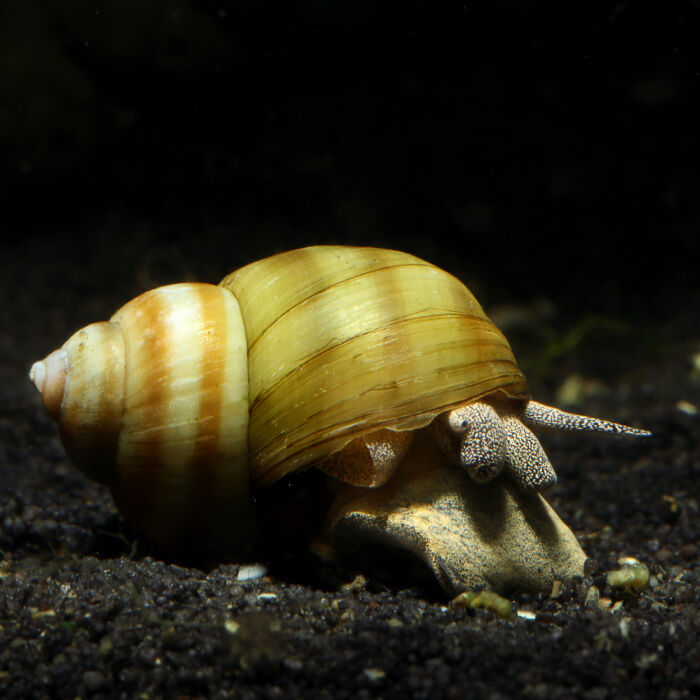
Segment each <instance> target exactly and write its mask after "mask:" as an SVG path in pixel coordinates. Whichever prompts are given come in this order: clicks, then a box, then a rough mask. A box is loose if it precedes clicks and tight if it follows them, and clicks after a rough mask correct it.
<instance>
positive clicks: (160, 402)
mask: <svg viewBox="0 0 700 700" xmlns="http://www.w3.org/2000/svg"><path fill="white" fill-rule="evenodd" d="M30 376H31V378H32V380H33V381H34V383H35V384H36V386H37V388H38V389H39V391H40V392H41V394H42V399H43V402H44V404H45V406H46V409H47V410H48V412H49V413H50V415H51V416H52V417H53V418H54V419H55V420H56V422H57V424H58V427H59V431H60V434H61V438H62V440H63V443H64V445H65V447H66V450H67V452H68V453H69V454H70V455H71V457H72V458H73V460H74V461H75V463H76V464H77V465H78V466H80V468H81V469H82V470H83V471H85V472H86V473H87V474H89V475H90V476H92V477H93V478H95V479H97V480H99V481H101V482H102V483H105V484H107V485H108V486H109V487H110V488H111V490H112V493H113V495H114V498H115V502H116V503H117V506H118V507H119V509H120V510H121V511H122V513H123V514H124V515H125V516H126V517H127V519H129V520H130V521H131V522H132V523H133V524H134V526H135V527H136V528H137V529H138V530H140V531H141V532H142V533H143V534H144V535H145V536H146V537H147V538H148V539H150V540H151V541H153V542H154V543H156V544H157V545H160V546H161V547H164V548H166V549H170V550H177V549H178V548H180V547H181V546H184V545H189V546H191V545H194V546H196V547H201V548H202V549H215V550H220V549H228V550H231V551H235V550H236V549H237V548H242V547H244V545H245V540H246V538H247V537H248V533H249V525H248V518H249V512H248V508H247V504H248V501H249V494H250V492H255V491H256V490H257V489H260V488H262V487H265V486H268V485H270V484H272V483H273V482H275V481H277V480H278V479H280V478H281V477H282V476H284V475H285V474H288V473H290V472H293V471H296V470H300V469H304V468H306V467H309V466H311V465H315V466H317V467H319V468H321V469H323V470H324V471H326V472H327V473H329V474H331V475H333V476H335V477H336V478H338V479H340V480H341V481H345V482H347V483H351V484H355V485H360V486H367V487H373V486H379V485H381V484H383V483H385V482H386V481H387V480H388V479H389V478H390V477H391V475H392V473H393V472H394V469H395V467H396V465H397V464H398V463H399V462H400V461H401V458H402V457H403V455H404V454H405V452H406V450H407V448H408V445H409V443H410V441H411V435H412V431H415V430H417V429H421V428H424V427H426V426H428V425H431V427H430V430H431V431H432V432H433V435H434V437H435V438H436V439H437V440H438V442H439V443H440V444H441V446H443V447H444V449H445V451H446V453H447V454H448V456H449V457H450V458H451V459H452V460H453V461H454V462H455V463H456V464H458V465H459V464H461V465H462V466H463V467H464V468H466V469H467V471H468V472H469V474H470V475H471V476H472V477H473V478H474V479H475V480H477V481H487V480H490V479H492V478H494V477H495V476H496V475H497V474H498V473H499V472H500V471H501V469H502V468H503V467H504V466H505V467H506V468H508V469H509V470H510V473H511V475H512V476H513V477H514V478H515V480H516V481H517V482H518V483H520V484H521V485H522V486H523V487H525V488H532V489H538V490H539V489H543V488H546V487H547V486H549V485H551V484H552V483H553V482H554V481H556V476H555V474H554V470H553V469H552V467H551V465H550V464H549V461H548V460H547V457H546V456H545V454H544V452H543V450H542V448H541V446H540V444H539V442H538V441H537V439H536V438H535V437H534V435H533V434H532V433H531V432H530V430H529V429H528V428H527V427H526V424H529V425H531V426H534V427H550V428H560V429H574V430H578V429H583V430H599V431H605V432H616V433H625V434H632V435H643V434H646V433H645V431H641V430H636V429H633V428H627V427H625V426H620V425H617V424H615V423H609V422H607V421H601V420H597V419H594V418H587V417H584V416H575V415H573V414H568V413H564V412H562V411H558V410H557V409H553V408H550V407H546V406H543V405H541V404H538V403H536V402H534V401H531V400H530V399H529V396H528V392H527V386H526V383H525V378H524V377H523V375H522V373H521V372H520V370H519V369H518V366H517V364H516V362H515V359H514V357H513V354H512V351H511V348H510V346H509V344H508V341H507V340H506V339H505V337H504V336H503V334H502V333H501V332H500V331H499V330H498V329H497V328H496V327H495V326H494V325H493V324H492V323H491V322H490V321H489V319H488V318H487V316H486V315H485V314H484V312H483V310H482V309H481V306H480V305H479V303H478V302H477V301H476V299H475V298H474V297H473V296H472V294H471V292H470V291H469V290H468V289H467V288H466V287H465V286H464V285H463V284H462V283H461V282H460V281H459V280H457V279H456V278H454V277H452V276H451V275H449V274H448V273H447V272H445V271H443V270H441V269H439V268H437V267H435V266H434V265H431V264H429V263H427V262H425V261H423V260H421V259H419V258H416V257H414V256H412V255H409V254H407V253H402V252H398V251H392V250H383V249H377V248H352V247H342V246H317V247H311V248H304V249H300V250H293V251H290V252H287V253H282V254H279V255H275V256H272V257H270V258H266V259H263V260H260V261H258V262H254V263H251V264H250V265H247V266H245V267H243V268H241V269H239V270H237V271H235V272H232V273H231V274H230V275H228V276H227V277H226V278H225V279H224V280H223V281H222V282H221V283H220V284H219V285H211V284H201V283H193V284H174V285H170V286H166V287H161V288H158V289H154V290H152V291H150V292H146V293H144V294H142V295H141V296H139V297H137V298H136V299H134V300H132V301H130V302H129V303H127V304H126V305H125V306H123V307H122V308H121V309H119V310H118V311H117V312H116V313H115V314H114V316H113V317H112V318H111V319H110V320H109V321H107V322H101V323H93V324H91V325H89V326H87V327H85V328H83V329H82V330H80V331H78V332H77V333H76V334H75V335H73V336H72V337H71V338H70V339H69V340H68V341H67V342H66V343H65V344H64V345H63V346H62V347H61V348H60V349H58V350H56V351H55V352H53V353H52V354H50V355H49V356H48V357H47V358H45V359H44V360H43V361H41V362H37V363H35V364H34V366H33V367H32V369H31V373H30ZM436 418H437V420H435V419H436Z"/></svg>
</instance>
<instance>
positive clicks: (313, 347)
mask: <svg viewBox="0 0 700 700" xmlns="http://www.w3.org/2000/svg"><path fill="white" fill-rule="evenodd" d="M221 285H222V286H224V287H226V288H228V289H230V290H231V291H232V292H233V293H234V294H235V296H236V298H237V299H238V301H239V303H240V306H241V313H242V315H243V319H244V321H245V326H246V333H247V336H248V349H249V355H248V362H249V370H250V401H251V405H250V427H249V449H250V476H251V484H252V485H253V487H256V486H266V485H269V484H271V483H273V482H274V481H276V480H277V479H279V478H280V477H281V476H283V475H284V474H286V473H288V472H291V471H294V470H296V469H299V468H301V467H303V466H306V465H309V464H311V463H313V462H316V461H317V460H319V459H323V458H325V457H327V456H328V455H330V454H332V453H334V452H337V451H338V450H340V449H341V448H342V447H343V446H344V445H346V444H348V443H349V442H350V441H352V440H353V439H355V438H357V437H359V436H361V435H364V434H367V433H369V432H373V431H375V430H377V429H380V428H390V429H393V430H413V429H417V428H420V427H423V426H425V425H427V424H428V423H430V422H431V421H432V420H433V418H434V417H435V416H436V415H438V414H439V413H442V412H443V411H446V410H449V409H450V408H453V407H455V406H457V405H460V404H463V403H465V402H468V401H471V400H475V399H477V398H479V397H481V396H484V395H486V394H489V393H491V392H494V391H496V390H502V391H503V392H505V393H506V394H508V395H510V396H513V397H517V398H525V397H527V385H526V382H525V378H524V377H523V375H522V373H521V372H520V369H519V368H518V366H517V364H516V362H515V358H514V357H513V353H512V350H511V348H510V345H509V344H508V341H507V340H506V338H505V337H504V336H503V334H502V333H501V332H500V331H499V330H498V329H497V328H496V327H495V326H494V325H493V323H491V321H490V320H489V319H488V317H487V316H486V314H485V313H484V311H483V309H482V308H481V306H480V305H479V303H478V301H477V300H476V299H475V298H474V296H473V295H472V293H471V292H470V291H469V290H468V289H467V287H466V286H465V285H464V284H463V283H462V282H460V281H459V280H458V279H456V278H455V277H453V276H452V275H450V274H449V273H447V272H445V271H444V270H442V269H440V268H438V267H435V266H434V265H431V264H430V263H428V262H426V261H424V260H421V259H420V258H417V257H415V256H413V255H410V254H408V253H403V252H400V251H395V250H384V249H381V248H348V247H344V246H314V247H310V248H302V249H299V250H293V251H290V252H287V253H281V254H279V255H275V256H273V257H270V258H265V259H264V260H259V261H257V262H254V263H251V264H250V265H247V266H246V267H243V268H241V269H239V270H236V271H235V272H232V273H231V274H230V275H228V276H227V277H226V278H225V279H224V280H223V281H222V282H221Z"/></svg>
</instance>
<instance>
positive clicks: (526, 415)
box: [521, 400, 651, 437]
mask: <svg viewBox="0 0 700 700" xmlns="http://www.w3.org/2000/svg"><path fill="white" fill-rule="evenodd" d="M521 419H522V421H523V423H525V424H526V425H529V426H530V427H531V428H544V429H550V430H567V431H574V430H586V431H590V432H599V433H613V434H616V435H632V436H636V437H648V436H650V435H651V432H649V431H648V430H642V429H641V428H631V427H630V426H628V425H622V424H621V423H613V422H612V421H609V420H603V419H601V418H592V417H591V416H583V415H579V414H577V413H568V412H567V411H562V410H561V409H559V408H554V406H547V405H546V404H542V403H538V402H537V401H532V400H530V401H528V402H527V404H525V408H524V409H523V411H522V414H521Z"/></svg>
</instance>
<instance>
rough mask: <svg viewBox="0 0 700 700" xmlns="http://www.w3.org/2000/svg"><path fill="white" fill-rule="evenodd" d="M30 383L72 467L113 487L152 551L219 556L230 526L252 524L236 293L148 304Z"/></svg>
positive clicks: (55, 360) (87, 335)
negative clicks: (50, 414) (217, 541)
mask: <svg viewBox="0 0 700 700" xmlns="http://www.w3.org/2000/svg"><path fill="white" fill-rule="evenodd" d="M31 375H32V378H33V379H34V381H35V383H36V384H37V387H38V388H39V390H40V391H41V392H42V397H43V400H44V402H45V403H47V402H48V404H49V405H48V406H47V408H49V410H50V411H51V410H53V411H55V413H54V415H56V416H57V422H58V426H59V430H60V433H61V437H62V440H63V442H64V445H65V446H66V450H67V451H68V453H69V454H70V455H71V457H72V458H73V460H74V461H75V462H76V464H78V466H80V467H81V468H82V469H83V471H85V472H86V473H87V474H88V475H89V476H92V477H93V478H95V479H97V480H98V481H101V482H103V483H106V484H107V485H109V486H110V487H111V489H112V493H113V495H114V498H115V501H116V502H117V505H118V506H119V508H120V510H122V511H123V512H124V513H125V515H126V516H127V518H128V519H130V520H131V521H132V522H133V523H134V524H135V525H136V526H137V528H138V529H140V530H141V531H142V532H144V533H145V534H146V535H147V537H148V538H149V539H151V540H152V541H154V542H157V543H158V544H160V545H161V546H164V547H166V548H184V547H183V542H182V541H181V540H182V538H185V537H188V538H194V539H196V538H197V537H201V538H206V540H207V541H208V542H209V543H210V544H211V538H212V535H214V536H215V537H217V538H218V537H219V531H220V532H221V533H223V532H224V531H225V530H226V529H229V530H230V529H231V528H223V527H221V522H223V520H225V519H229V520H230V519H231V518H232V517H234V516H233V514H234V513H241V517H242V511H243V510H244V509H245V508H246V507H247V506H246V505H245V504H246V503H247V494H248V468H247V458H248V455H247V430H248V366H247V343H246V339H245V329H244V327H243V322H242V319H241V315H240V309H239V307H238V303H237V301H236V299H235V298H234V297H233V295H232V294H231V293H230V292H228V291H227V290H225V289H223V288H221V287H218V286H215V285H210V284H198V283H194V284H175V285H169V286H166V287H160V288H158V289H154V290H151V291H150V292H146V293H145V294H142V295H140V296H139V297H136V299H133V300H132V301H130V302H129V303H127V304H126V305H125V306H123V307H122V308H121V309H119V310H118V311H117V312H116V313H115V314H114V316H113V317H112V318H111V319H110V321H109V322H103V323H95V324H92V325H90V326H87V327H86V328H83V329H82V330H80V331H78V332H77V333H76V334H75V335H73V336H72V337H71V338H69V340H68V341H67V342H66V343H65V344H64V345H63V347H62V348H61V349H60V350H58V351H56V352H54V353H52V354H51V355H49V357H47V358H46V359H45V360H44V361H43V362H42V363H36V364H35V365H34V366H33V368H32V371H31ZM61 385H63V391H62V392H61V391H60V389H61ZM59 394H60V401H57V399H56V397H57V395H59ZM218 511H221V512H220V514H217V513H218ZM227 511H230V512H229V513H227ZM212 521H214V523H215V524H214V523H213V522H212ZM230 536H231V535H226V539H227V542H226V544H225V545H224V546H229V544H230V543H229V542H228V539H229V538H230Z"/></svg>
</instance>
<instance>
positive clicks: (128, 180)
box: [0, 0, 700, 323]
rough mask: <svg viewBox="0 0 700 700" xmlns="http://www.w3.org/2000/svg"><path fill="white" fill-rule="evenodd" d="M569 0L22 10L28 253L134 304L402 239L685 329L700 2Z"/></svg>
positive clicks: (9, 40)
mask: <svg viewBox="0 0 700 700" xmlns="http://www.w3.org/2000/svg"><path fill="white" fill-rule="evenodd" d="M553 4H554V3H544V2H517V1H512V0H511V1H505V0H501V1H495V2H488V3H486V2H485V3H473V2H469V3H415V2H413V3H412V2H382V3H325V2H320V1H317V2H298V3H274V2H265V1H264V0H263V1H261V0H255V2H237V3H222V2H206V1H203V0H202V1H197V0H190V1H189V2H186V1H177V2H175V1H174V2H161V1H158V0H141V1H139V2H135V1H134V2H125V1H124V0H108V1H106V2H87V1H85V0H73V1H70V2H69V1H66V0H44V1H43V2H38V0H23V1H22V2H7V3H3V4H2V6H0V147H1V148H2V158H1V159H0V209H1V210H2V212H3V213H2V223H1V224H0V225H1V226H2V228H3V229H5V232H6V233H9V234H10V235H11V237H12V239H14V244H13V243H10V248H9V249H7V248H5V250H7V251H8V253H9V256H10V257H12V256H21V257H22V258H23V259H22V261H21V262H20V261H18V264H19V265H21V266H22V267H23V268H24V269H25V274H26V275H27V278H28V279H29V281H30V282H31V281H32V276H33V270H32V265H31V262H32V259H34V260H36V261H38V263H39V265H40V264H41V262H42V261H44V260H45V258H46V260H48V261H51V262H52V263H54V264H55V265H57V266H64V267H63V268H62V270H63V273H64V274H65V275H73V274H76V273H78V272H79V273H80V274H83V275H85V276H86V281H85V286H86V294H98V295H99V294H103V295H104V294H108V295H109V293H107V292H105V291H104V289H103V290H102V291H97V289H96V288H98V287H105V286H107V285H106V284H105V282H109V285H111V287H110V288H111V289H113V290H114V289H119V288H120V286H121V287H123V288H124V292H128V293H131V292H136V291H140V290H141V289H142V288H144V287H147V286H151V284H159V283H161V282H172V281H180V280H181V279H183V278H199V279H209V280H211V281H217V279H218V277H220V276H223V274H225V273H226V272H227V271H228V270H229V269H233V268H235V267H237V266H239V265H241V264H243V263H245V262H248V261H250V260H252V259H255V258H257V257H263V256H265V255H268V254H271V253H273V252H276V251H278V250H282V249H287V248H292V247H296V246H300V245H306V244H312V243H346V244H370V245H382V246H390V247H397V248H402V249H406V250H408V251H410V252H414V253H416V254H418V255H421V256H423V257H427V258H428V259H430V260H431V261H433V262H435V263H437V264H439V265H442V266H443V267H446V268H447V269H449V270H451V271H453V272H455V273H456V274H458V275H459V276H460V277H462V278H463V279H465V280H467V281H468V282H469V283H470V284H472V285H473V286H474V287H475V288H476V291H477V294H478V295H479V296H480V297H481V298H482V301H483V302H484V304H485V305H486V306H487V308H490V307H491V306H492V305H493V304H495V303H500V302H508V303H511V304H513V303H527V302H529V300H530V299H531V298H532V297H533V296H536V295H541V296H543V297H545V298H547V299H549V301H550V302H551V303H552V304H554V306H555V307H556V309H557V310H558V316H559V317H561V314H562V313H563V314H564V317H565V318H566V314H567V313H568V311H567V309H569V308H570V309H572V311H571V314H573V315H574V316H575V315H576V314H577V313H579V310H581V309H583V308H585V309H586V311H587V312H588V313H592V314H597V315H603V316H610V317H614V318H617V319H626V320H627V321H628V322H634V323H639V322H642V323H643V322H644V319H650V320H655V319H658V318H663V316H664V315H665V314H667V313H668V305H669V304H670V303H674V304H675V303H679V302H680V303H683V301H684V299H687V298H688V295H689V294H691V292H690V288H691V287H692V289H693V290H694V289H695V286H696V285H695V282H694V277H695V274H696V273H695V269H696V266H697V259H698V252H700V243H699V242H698V241H699V239H700V236H699V235H698V234H699V230H700V197H699V196H698V192H699V191H700V166H699V163H700V138H699V136H698V125H699V124H700V109H699V108H700V95H699V87H700V73H699V71H700V60H699V58H698V52H699V50H700V49H699V48H698V35H699V30H700V23H699V22H698V20H699V19H700V4H699V3H698V2H697V1H691V0H685V1H677V2H663V3H661V2H657V3H632V2H609V3H592V4H590V5H589V6H587V7H585V8H581V7H570V6H569V5H568V4H567V3H564V4H560V6H559V7H556V8H553V7H552V5H553ZM3 245H4V246H6V245H7V244H3ZM30 251H31V252H30ZM42 251H43V252H42ZM46 251H48V252H46ZM27 256H29V258H27ZM101 256H103V257H104V256H108V257H111V258H112V259H113V261H114V265H113V268H114V269H113V270H112V274H111V276H110V279H109V280H104V279H103V280H102V283H100V280H98V279H96V278H95V277H92V276H91V272H90V269H89V268H90V266H91V265H92V263H93V261H95V260H100V259H101ZM56 274H58V272H57V273H56ZM103 277H104V276H103ZM90 289H92V290H93V291H92V292H89V291H88V290H90ZM119 292H120V294H121V293H122V290H121V289H119ZM693 294H694V292H693ZM695 296H697V295H695ZM115 297H119V294H115ZM114 301H115V302H116V303H121V302H122V301H124V299H123V298H121V297H120V298H115V299H114ZM111 302H112V299H110V303H111ZM572 318H573V316H571V315H570V316H569V317H568V319H569V322H571V323H574V322H576V319H574V320H572ZM91 320H92V319H91ZM578 320H580V318H579V319H578Z"/></svg>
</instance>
